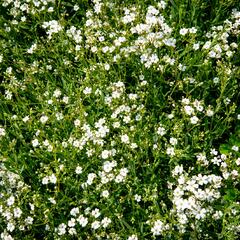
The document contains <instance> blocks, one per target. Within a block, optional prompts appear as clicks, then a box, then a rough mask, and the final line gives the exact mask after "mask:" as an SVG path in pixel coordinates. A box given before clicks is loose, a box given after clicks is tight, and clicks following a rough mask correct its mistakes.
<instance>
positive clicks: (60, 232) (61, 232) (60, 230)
mask: <svg viewBox="0 0 240 240" xmlns="http://www.w3.org/2000/svg"><path fill="white" fill-rule="evenodd" d="M66 228H67V226H66V224H65V223H61V224H60V225H59V226H58V235H64V234H65V233H66Z"/></svg>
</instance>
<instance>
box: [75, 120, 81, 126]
mask: <svg viewBox="0 0 240 240" xmlns="http://www.w3.org/2000/svg"><path fill="white" fill-rule="evenodd" d="M80 124H81V122H80V120H79V119H76V120H75V121H74V125H75V127H79V126H80Z"/></svg>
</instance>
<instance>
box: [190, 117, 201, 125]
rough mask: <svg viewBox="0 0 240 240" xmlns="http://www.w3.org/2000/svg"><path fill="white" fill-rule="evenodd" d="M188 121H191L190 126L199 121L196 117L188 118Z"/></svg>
mask: <svg viewBox="0 0 240 240" xmlns="http://www.w3.org/2000/svg"><path fill="white" fill-rule="evenodd" d="M190 121H191V123H192V124H197V123H198V121H199V119H198V117H196V116H193V117H191V118H190Z"/></svg>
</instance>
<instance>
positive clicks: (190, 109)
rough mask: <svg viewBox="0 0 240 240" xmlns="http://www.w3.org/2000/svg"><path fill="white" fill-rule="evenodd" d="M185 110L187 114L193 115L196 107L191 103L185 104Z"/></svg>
mask: <svg viewBox="0 0 240 240" xmlns="http://www.w3.org/2000/svg"><path fill="white" fill-rule="evenodd" d="M184 111H185V113H186V114H187V115H193V114H194V109H193V108H192V107H191V106H189V105H186V106H184Z"/></svg>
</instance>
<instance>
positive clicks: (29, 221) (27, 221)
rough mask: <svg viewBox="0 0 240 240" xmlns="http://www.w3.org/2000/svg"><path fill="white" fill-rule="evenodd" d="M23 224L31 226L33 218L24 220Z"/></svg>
mask: <svg viewBox="0 0 240 240" xmlns="http://www.w3.org/2000/svg"><path fill="white" fill-rule="evenodd" d="M25 223H26V224H28V225H31V224H32V223H33V218H32V217H27V218H26V219H25Z"/></svg>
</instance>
